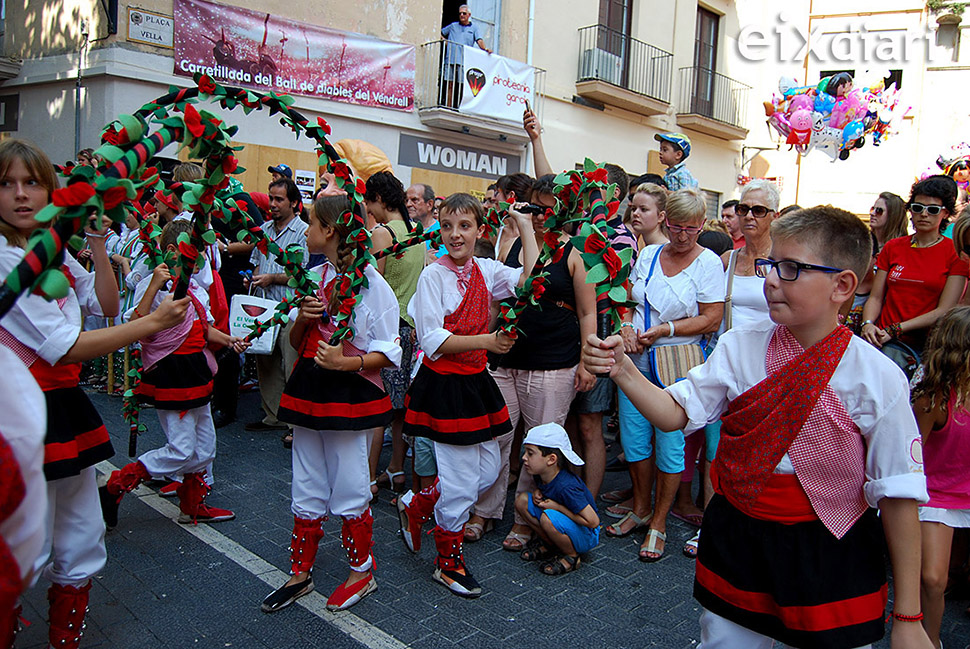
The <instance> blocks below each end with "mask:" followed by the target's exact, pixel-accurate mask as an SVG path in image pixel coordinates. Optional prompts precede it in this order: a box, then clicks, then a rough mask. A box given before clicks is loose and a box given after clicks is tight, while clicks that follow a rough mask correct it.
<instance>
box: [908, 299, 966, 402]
mask: <svg viewBox="0 0 970 649" xmlns="http://www.w3.org/2000/svg"><path fill="white" fill-rule="evenodd" d="M951 392H952V393H954V395H955V397H956V406H957V407H961V408H963V407H966V405H967V402H968V401H970V307H968V306H956V307H953V308H952V309H950V310H949V311H947V312H946V313H944V314H943V317H941V318H940V320H939V321H938V322H937V323H936V326H935V327H933V329H932V330H931V331H930V335H929V338H928V339H927V341H926V349H925V350H924V352H923V378H921V379H920V380H919V383H917V384H916V387H915V388H913V395H912V400H913V401H914V402H915V401H916V400H917V399H919V398H921V397H922V398H926V399H929V402H930V406H929V410H933V409H935V408H936V407H937V406H939V405H943V406H946V403H947V400H948V399H949V397H950V393H951ZM929 410H927V412H929ZM950 414H951V416H952V414H953V413H950Z"/></svg>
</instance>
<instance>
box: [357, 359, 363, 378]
mask: <svg viewBox="0 0 970 649" xmlns="http://www.w3.org/2000/svg"><path fill="white" fill-rule="evenodd" d="M363 371H364V355H363V354H361V356H360V367H358V368H357V373H358V374H360V373H361V372H363Z"/></svg>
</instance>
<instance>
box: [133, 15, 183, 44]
mask: <svg viewBox="0 0 970 649" xmlns="http://www.w3.org/2000/svg"><path fill="white" fill-rule="evenodd" d="M174 34H175V21H174V20H173V19H172V17H171V16H166V15H164V14H158V13H155V12H154V11H146V10H145V9H137V8H135V7H128V40H129V41H132V42H135V43H145V44H147V45H155V46H156V47H165V48H168V49H172V48H173V47H174Z"/></svg>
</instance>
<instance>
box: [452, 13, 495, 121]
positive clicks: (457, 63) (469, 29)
mask: <svg viewBox="0 0 970 649" xmlns="http://www.w3.org/2000/svg"><path fill="white" fill-rule="evenodd" d="M441 35H442V36H443V37H444V39H445V40H446V41H447V42H446V43H445V56H444V58H443V61H442V64H441V72H442V74H441V78H442V81H444V84H443V90H444V93H443V96H442V98H441V104H442V105H443V106H447V107H449V108H458V105H459V104H460V103H461V89H462V83H461V75H462V64H463V62H464V48H463V46H464V45H468V46H472V45H478V47H480V48H482V49H483V50H485V51H486V52H488V53H489V54H491V53H492V50H490V49H488V47H486V46H485V41H484V40H482V31H481V29H479V27H478V25H476V24H474V23H472V11H471V9H469V8H468V5H461V6H460V7H458V22H454V23H451V24H450V25H448V26H446V27H443V28H442V29H441Z"/></svg>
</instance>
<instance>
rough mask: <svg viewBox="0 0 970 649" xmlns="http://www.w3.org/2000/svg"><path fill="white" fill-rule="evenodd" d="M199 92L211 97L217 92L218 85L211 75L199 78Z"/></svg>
mask: <svg viewBox="0 0 970 649" xmlns="http://www.w3.org/2000/svg"><path fill="white" fill-rule="evenodd" d="M199 90H200V91H202V92H204V93H205V94H207V95H211V94H213V93H215V91H216V84H215V82H214V81H213V80H212V79H211V78H210V77H209V75H207V74H203V75H202V76H201V77H199Z"/></svg>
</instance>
